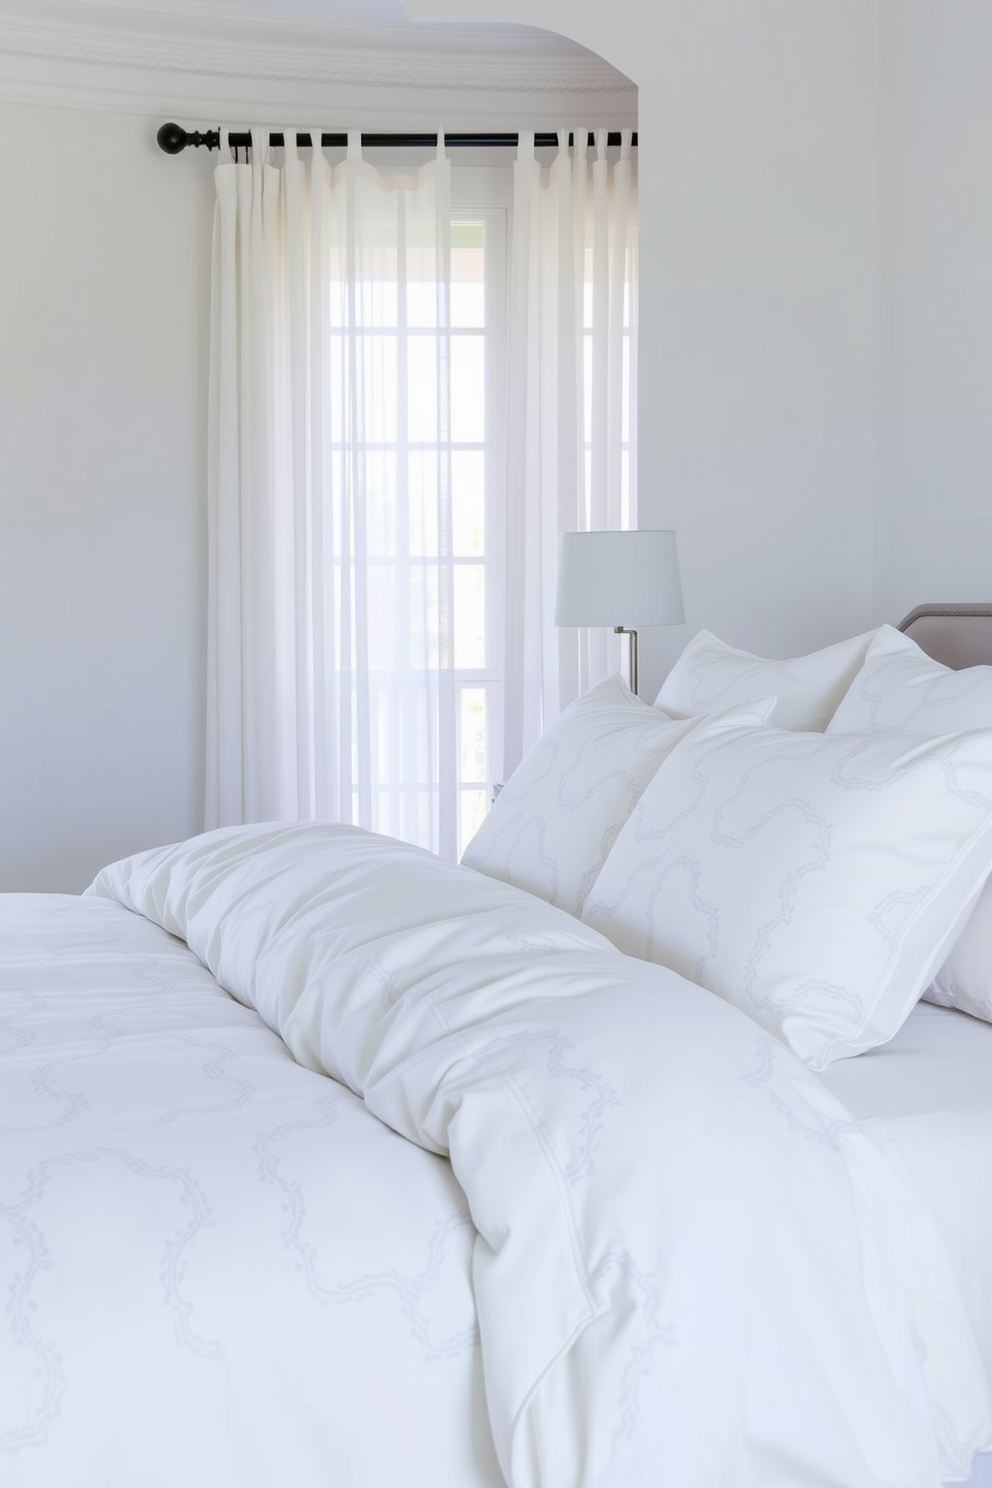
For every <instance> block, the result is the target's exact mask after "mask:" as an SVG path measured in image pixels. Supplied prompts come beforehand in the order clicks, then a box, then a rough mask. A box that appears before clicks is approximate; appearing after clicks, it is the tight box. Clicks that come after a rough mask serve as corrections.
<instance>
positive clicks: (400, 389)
mask: <svg viewBox="0 0 992 1488" xmlns="http://www.w3.org/2000/svg"><path fill="white" fill-rule="evenodd" d="M586 135H587V132H586V131H585V130H584V129H581V128H576V129H575V130H574V138H575V141H576V143H575V145H574V146H573V147H570V146H569V145H568V133H567V131H562V133H561V134H560V135H559V148H558V151H557V152H556V154H555V157H554V159H553V161H552V162H551V164H550V165H549V166H545V165H543V164H542V163H541V162H539V161H538V159H537V157H536V155H535V149H534V136H533V134H532V133H531V134H526V133H525V134H523V135H521V137H520V145H519V149H518V154H517V159H516V161H515V163H514V167H513V172H514V187H513V208H512V213H511V219H510V236H509V241H508V284H507V315H508V321H507V326H506V347H507V369H506V371H507V378H506V398H505V409H506V426H505V430H503V431H492V430H491V431H489V434H488V437H489V438H490V439H496V440H499V438H500V435H501V433H502V434H505V439H504V440H503V446H504V452H503V461H502V463H503V466H504V469H505V488H504V490H503V491H496V490H494V489H492V488H491V487H490V488H487V490H486V494H485V499H486V501H487V502H490V503H495V504H496V507H497V508H498V510H497V516H496V523H495V526H494V525H493V524H492V522H490V524H489V529H488V530H489V535H490V539H491V546H490V549H489V551H488V553H487V555H486V560H485V563H486V567H485V585H486V586H487V589H486V592H487V600H486V609H487V616H488V619H487V627H488V629H487V633H486V651H487V658H488V660H487V663H486V666H485V668H484V676H483V678H482V680H481V681H480V682H479V683H474V682H465V681H464V677H463V679H462V680H461V681H460V680H459V672H458V659H459V654H468V652H467V651H466V649H465V643H464V641H463V640H460V638H459V635H458V634H457V632H456V625H455V620H456V614H457V611H458V595H459V592H460V591H459V584H460V583H463V582H464V583H475V582H477V581H476V579H475V578H473V576H472V575H473V573H474V572H476V570H473V569H472V564H474V563H477V562H478V561H480V560H478V559H475V558H473V559H470V560H466V559H465V557H464V555H461V556H459V555H457V554H456V551H455V533H456V530H457V523H456V520H455V515H456V514H455V501H456V487H455V469H456V467H455V459H456V448H457V447H456V446H454V445H453V431H452V409H453V400H454V399H455V398H456V397H457V393H458V389H457V388H453V385H452V384H453V381H454V377H455V373H454V366H455V363H454V362H453V351H454V349H455V346H454V339H453V327H452V299H451V272H452V268H451V206H450V169H451V168H450V164H449V162H448V160H447V159H446V157H445V154H444V149H443V144H442V145H441V146H440V147H439V150H438V155H437V158H436V159H435V160H433V161H432V162H430V163H429V164H428V165H426V166H424V167H422V168H421V169H420V170H419V171H417V172H416V173H409V174H405V175H401V176H397V177H387V176H384V175H382V174H380V173H379V172H377V171H376V170H375V169H374V168H373V167H372V166H371V165H370V164H369V163H368V162H367V161H366V160H364V159H363V157H362V150H361V139H360V136H359V135H358V134H357V133H352V134H350V135H349V139H348V149H347V153H346V156H345V158H344V159H343V160H341V161H340V162H339V163H338V164H336V165H334V166H332V165H331V164H330V162H329V161H328V160H327V158H326V157H325V156H324V155H323V153H322V152H321V151H319V150H317V151H314V152H313V153H312V155H311V154H310V153H309V152H307V153H305V154H303V155H299V154H298V153H297V150H296V145H295V133H294V131H292V130H289V131H287V132H286V135H285V138H286V147H285V151H284V155H283V157H282V160H281V162H280V163H278V164H277V163H276V162H275V159H274V157H273V154H272V152H271V150H270V148H269V145H268V136H267V131H264V130H253V131H252V151H251V163H250V164H237V163H235V162H234V161H232V159H231V157H230V150H229V148H228V141H227V135H226V133H225V132H222V152H221V161H220V164H219V165H218V167H217V169H216V172H215V179H216V191H217V205H216V212H215V221H214V236H213V248H212V277H213V295H212V304H211V325H210V383H209V388H210V393H209V444H208V485H209V508H208V540H209V557H208V589H209V592H208V638H207V646H208V654H207V730H206V732H207V740H206V746H207V760H206V813H205V817H206V825H207V826H208V827H214V826H222V825H233V824H237V823H241V822H249V821H260V820H277V819H284V820H294V819H310V818H317V819H330V820H336V821H343V822H354V823H356V824H359V825H362V826H365V827H369V828H371V829H373V830H376V831H380V832H386V833H388V834H390V835H394V836H397V837H402V838H406V839H408V840H412V841H416V842H419V843H420V844H421V845H423V846H425V847H428V848H431V849H433V850H435V851H437V852H440V853H441V854H443V855H444V856H446V857H449V858H454V857H455V856H456V855H457V852H458V847H459V843H458V835H459V825H458V822H459V775H460V770H461V759H460V755H459V738H460V733H459V730H460V715H461V710H462V707H463V704H462V701H461V699H462V696H463V694H462V692H461V691H460V688H462V687H465V686H468V687H477V686H478V687H480V688H481V687H484V688H485V697H486V708H487V709H488V714H487V716H488V720H489V722H488V728H489V738H488V750H489V757H488V772H489V778H490V779H502V778H505V777H506V775H507V774H508V773H509V772H510V771H511V770H512V769H513V767H514V766H515V764H516V763H517V761H519V759H520V758H521V757H522V755H523V753H524V751H525V750H526V749H527V748H528V747H529V745H530V744H531V743H532V742H533V741H534V740H535V739H536V738H537V737H538V736H539V734H540V733H541V732H542V730H543V729H544V728H545V727H546V726H547V724H548V722H550V721H551V720H552V719H553V718H554V717H555V716H557V714H558V712H559V711H560V710H561V708H562V707H564V706H566V705H567V704H568V703H569V702H570V701H572V699H573V698H575V697H576V696H578V695H579V693H580V692H582V691H584V690H585V689H586V688H588V687H589V686H591V685H592V684H593V683H595V682H597V681H598V680H600V678H601V677H603V676H605V675H607V674H608V672H610V671H612V670H616V668H617V666H618V664H619V661H620V647H619V644H618V642H617V639H616V638H615V637H614V636H613V635H612V633H610V632H607V631H603V630H597V631H590V632H576V631H568V630H560V631H559V630H557V629H556V627H555V625H554V614H553V611H554V591H555V568H556V561H557V541H558V534H559V533H560V532H562V531H569V530H581V529H586V528H608V527H619V526H623V525H634V524H635V520H636V492H635V474H634V462H633V458H632V456H631V455H630V454H629V453H628V446H629V447H630V448H632V447H633V442H632V441H633V434H634V432H635V430H634V426H633V416H634V415H633V411H634V406H635V402H636V395H635V389H634V365H635V361H634V358H635V348H636V339H635V337H636V313H635V311H636V236H635V218H636V177H635V173H634V167H633V160H632V156H631V149H630V135H629V132H628V133H626V134H625V135H624V136H623V143H622V146H621V150H620V152H619V159H617V158H616V154H615V152H610V154H609V156H608V155H607V151H606V139H605V133H602V132H600V133H598V134H597V138H596V144H595V146H594V148H593V149H592V150H591V151H590V150H589V149H587V144H586ZM454 334H458V335H461V334H463V332H462V331H460V330H459V331H456V332H454ZM461 345H463V343H459V346H461ZM459 354H460V353H459ZM457 458H463V457H462V456H457ZM496 463H498V462H496ZM492 468H495V464H494V466H493V467H492ZM466 563H467V566H465V565H466ZM460 565H462V566H460ZM479 582H481V580H479ZM494 631H495V633H493V632H494ZM476 665H477V663H476V662H473V663H472V666H473V667H474V666H476ZM494 679H495V680H494ZM465 706H466V707H469V708H477V707H478V702H477V701H475V702H471V703H470V704H466V705H465ZM466 716H468V714H466ZM472 716H473V717H478V716H479V715H478V714H477V713H476V714H473V715H472ZM473 727H475V725H473ZM497 732H498V736H497ZM474 737H475V736H474V735H473V738H474ZM472 748H473V749H474V748H476V746H475V745H473V746H472ZM474 757H475V756H473V758H474ZM471 789H474V790H476V792H477V793H478V792H479V791H480V790H481V787H479V786H473V787H471ZM473 809H476V808H475V807H473Z"/></svg>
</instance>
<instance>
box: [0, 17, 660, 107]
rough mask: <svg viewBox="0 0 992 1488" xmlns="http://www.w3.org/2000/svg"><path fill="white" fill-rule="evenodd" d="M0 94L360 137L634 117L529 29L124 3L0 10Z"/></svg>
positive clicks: (591, 69) (604, 77)
mask: <svg viewBox="0 0 992 1488" xmlns="http://www.w3.org/2000/svg"><path fill="white" fill-rule="evenodd" d="M0 96H2V97H6V98H8V99H18V100H21V101H25V102H38V103H65V104H69V105H74V106H87V105H88V106H91V107H109V108H115V109H119V108H125V109H134V110H135V111H138V112H155V111H157V110H160V109H162V108H165V109H167V110H168V109H170V108H171V109H172V110H173V111H179V110H180V109H181V108H182V107H185V108H186V109H187V110H190V111H196V110H198V109H199V110H209V111H220V112H224V113H225V116H226V117H227V118H228V119H232V118H238V119H242V118H243V119H247V118H251V119H254V120H255V121H257V122H259V123H266V122H270V121H271V120H272V119H274V118H279V119H283V120H285V122H287V123H294V122H297V121H301V122H308V123H309V122H312V121H313V119H314V117H315V114H314V110H315V109H318V110H320V112H321V122H326V123H327V124H328V125H330V126H334V125H335V124H337V123H339V122H342V123H351V124H352V125H354V126H355V127H366V128H374V127H375V126H376V121H383V123H384V124H385V123H386V122H388V121H389V120H390V119H392V118H395V119H397V120H398V119H401V118H403V119H408V120H409V126H408V127H414V128H421V127H424V128H426V127H436V124H437V122H438V120H443V122H444V125H445V127H447V128H462V127H469V125H470V123H472V122H474V121H481V126H480V127H484V128H495V127H497V126H498V125H500V124H506V123H507V120H508V119H509V118H510V116H514V122H515V123H517V124H520V125H521V126H522V127H542V126H545V125H546V124H547V123H548V121H549V120H551V119H553V120H554V121H555V123H556V124H557V123H560V122H561V120H562V119H563V118H564V119H565V120H566V121H571V120H573V119H574V120H578V119H580V118H582V119H584V118H590V119H591V118H592V117H596V119H597V120H598V122H601V123H604V124H607V125H609V126H610V127H621V126H623V125H625V124H633V123H635V122H636V112H637V95H636V89H635V88H634V87H633V85H632V84H631V83H630V82H629V80H628V79H627V78H626V77H624V76H623V75H622V74H621V73H619V72H617V71H616V70H615V69H614V68H612V67H611V66H610V65H609V64H608V63H607V62H605V61H604V60H603V59H602V58H601V57H599V56H597V55H595V54H594V53H591V52H589V51H587V50H586V49H585V48H583V47H582V46H581V45H579V44H576V43H575V42H573V41H571V40H568V39H566V38H564V37H562V36H560V35H556V34H551V33H547V32H544V31H542V30H536V29H534V28H532V27H526V28H525V27H521V26H517V25H512V24H510V25H507V24H500V23H495V24H481V25H480V24H479V23H478V22H475V21H470V22H467V23H465V22H463V23H461V24H458V23H455V24H449V25H438V24H429V25H411V24H409V23H400V24H389V23H384V22H379V23H377V24H375V25H367V24H364V25H363V24H360V23H355V22H337V23H316V22H314V21H312V20H311V19H309V18H307V17H304V18H302V19H300V18H299V17H297V18H296V19H291V18H287V17H286V16H285V15H276V14H274V13H272V12H269V13H266V12H262V11H260V12H256V13H254V14H250V13H247V12H242V13H240V14H238V15H236V16H235V15H233V14H232V13H231V12H229V11H224V10H223V9H222V8H220V7H211V6H202V7H201V8H199V10H197V11H193V10H190V9H188V8H177V7H175V6H170V7H168V8H164V7H156V6H155V5H154V4H151V3H148V4H143V3H127V4H124V3H120V0H118V3H101V0H87V3H85V4H81V3H79V0H0ZM330 102H333V104H334V105H335V107H336V108H337V109H338V110H339V116H338V117H336V118H332V117H330V115H329V114H328V104H329V103H330ZM421 120H423V121H425V122H423V123H422V122H420V121H421ZM508 127H512V125H511V126H508Z"/></svg>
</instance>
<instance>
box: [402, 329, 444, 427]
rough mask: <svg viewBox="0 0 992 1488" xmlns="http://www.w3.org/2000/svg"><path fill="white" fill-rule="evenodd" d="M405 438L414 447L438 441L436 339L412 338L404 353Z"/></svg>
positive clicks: (430, 337)
mask: <svg viewBox="0 0 992 1488" xmlns="http://www.w3.org/2000/svg"><path fill="white" fill-rule="evenodd" d="M407 377H408V387H407V417H408V419H409V421H410V422H409V428H408V436H409V438H410V440H411V441H412V443H414V444H431V443H433V442H434V441H436V439H437V338H436V337H434V336H411V337H410V341H409V344H408V350H407Z"/></svg>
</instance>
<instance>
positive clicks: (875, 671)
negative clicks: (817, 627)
mask: <svg viewBox="0 0 992 1488" xmlns="http://www.w3.org/2000/svg"><path fill="white" fill-rule="evenodd" d="M987 728H992V666H974V667H963V668H962V669H961V670H960V671H955V670H954V669H953V667H946V666H943V665H941V663H940V662H939V661H934V659H933V657H932V656H928V655H927V654H926V652H925V651H923V650H921V649H920V647H919V646H918V645H917V644H916V642H915V641H914V640H911V639H910V637H909V636H907V635H903V634H902V632H901V631H898V630H894V629H893V628H892V626H891V625H883V626H882V628H881V630H880V631H879V632H878V634H877V635H876V637H875V639H874V640H873V641H872V643H871V645H870V646H869V647H868V652H867V654H866V656H865V659H864V663H863V665H862V666H861V668H860V670H859V671H858V672H857V674H856V675H855V676H854V677H853V678H852V680H851V685H850V687H849V688H848V689H847V692H846V693H845V694H844V696H843V698H842V699H841V700H840V702H839V704H838V706H837V709H836V712H835V713H834V715H833V717H832V718H831V720H830V722H829V724H828V725H827V729H826V732H827V733H828V734H905V735H913V736H917V737H921V738H928V739H933V738H936V737H937V736H938V735H940V734H960V733H963V732H964V730H965V729H987Z"/></svg>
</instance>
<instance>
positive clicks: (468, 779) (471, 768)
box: [458, 687, 486, 784]
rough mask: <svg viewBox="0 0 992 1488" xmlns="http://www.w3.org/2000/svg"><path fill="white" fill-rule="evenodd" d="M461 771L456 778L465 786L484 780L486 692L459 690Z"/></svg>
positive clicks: (472, 688)
mask: <svg viewBox="0 0 992 1488" xmlns="http://www.w3.org/2000/svg"><path fill="white" fill-rule="evenodd" d="M461 694H462V698H461V704H462V705H461V718H460V723H461V751H460V753H461V769H460V770H459V774H458V778H459V780H460V781H463V782H464V783H466V784H470V783H471V784H479V783H482V784H485V780H486V690H485V688H484V687H463V688H462V689H461Z"/></svg>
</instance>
